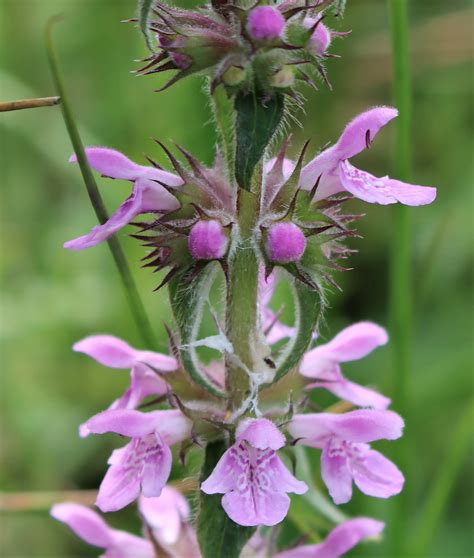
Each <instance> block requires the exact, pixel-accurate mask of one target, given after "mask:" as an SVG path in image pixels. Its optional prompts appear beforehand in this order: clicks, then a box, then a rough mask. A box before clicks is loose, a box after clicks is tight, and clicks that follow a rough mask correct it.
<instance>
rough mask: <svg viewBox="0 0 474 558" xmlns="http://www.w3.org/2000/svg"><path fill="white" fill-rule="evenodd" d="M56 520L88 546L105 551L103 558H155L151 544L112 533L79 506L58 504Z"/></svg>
mask: <svg viewBox="0 0 474 558" xmlns="http://www.w3.org/2000/svg"><path fill="white" fill-rule="evenodd" d="M51 515H52V516H53V517H54V519H57V520H58V521H61V522H62V523H65V524H66V525H67V526H68V527H69V528H70V529H71V530H72V531H73V532H74V533H75V534H76V535H77V536H78V537H79V538H81V539H82V540H83V541H85V542H86V543H87V544H90V545H92V546H97V547H99V548H103V549H104V550H105V553H104V554H102V555H101V556H102V557H103V558H154V556H155V552H154V549H153V545H152V543H151V542H150V541H147V540H146V539H142V538H141V537H136V536H135V535H131V534H130V533H126V532H125V531H119V530H117V529H112V528H111V527H109V526H108V525H107V523H106V522H105V521H104V520H103V519H102V517H100V515H99V514H97V513H96V512H94V511H92V510H91V509H89V508H87V507H85V506H81V505H79V504H73V503H64V504H56V505H55V506H53V507H52V509H51Z"/></svg>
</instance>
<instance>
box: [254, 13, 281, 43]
mask: <svg viewBox="0 0 474 558" xmlns="http://www.w3.org/2000/svg"><path fill="white" fill-rule="evenodd" d="M284 29H285V18H284V17H283V16H282V15H281V13H280V12H279V11H278V10H277V9H276V8H273V7H272V6H258V7H257V8H254V9H253V10H251V11H250V14H249V18H248V21H247V31H248V32H249V34H250V36H251V37H252V38H254V39H278V38H281V37H282V36H283V30H284Z"/></svg>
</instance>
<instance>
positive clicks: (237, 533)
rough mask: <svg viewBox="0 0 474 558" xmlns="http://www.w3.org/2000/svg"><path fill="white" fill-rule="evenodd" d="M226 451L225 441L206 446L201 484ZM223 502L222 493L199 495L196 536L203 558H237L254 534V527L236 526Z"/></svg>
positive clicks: (201, 493) (202, 493)
mask: <svg viewBox="0 0 474 558" xmlns="http://www.w3.org/2000/svg"><path fill="white" fill-rule="evenodd" d="M226 449H227V447H226V444H225V443H224V442H222V441H219V442H213V443H211V444H207V446H206V455H205V458H204V464H203V467H202V470H201V482H202V481H204V480H206V479H207V477H208V476H209V475H210V474H211V473H212V471H213V470H214V468H215V466H216V465H217V462H218V461H219V459H220V458H221V456H222V454H223V453H224V452H225V451H226ZM221 499H222V494H212V495H209V494H205V493H204V492H202V491H201V492H200V509H199V515H198V520H197V537H198V541H199V546H200V548H201V553H202V556H203V558H238V556H240V552H241V551H242V548H243V547H244V545H245V543H246V542H247V541H248V540H249V539H250V537H251V536H252V535H253V534H254V533H255V528H254V527H242V526H241V525H237V523H234V521H232V519H230V518H229V516H228V515H227V514H226V513H225V511H224V509H223V507H222V504H221Z"/></svg>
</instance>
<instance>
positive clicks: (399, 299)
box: [389, 0, 412, 556]
mask: <svg viewBox="0 0 474 558" xmlns="http://www.w3.org/2000/svg"><path fill="white" fill-rule="evenodd" d="M390 15H391V34H392V50H393V92H394V99H395V104H396V106H397V108H398V110H399V112H400V116H399V118H398V121H397V138H396V152H395V173H396V176H397V178H398V179H400V180H404V181H408V180H409V175H410V168H411V108H412V107H411V104H412V101H411V79H410V53H409V44H408V0H390ZM393 212H394V221H393V229H392V236H393V240H392V249H391V270H390V315H391V324H392V339H393V350H394V352H393V359H394V360H393V373H394V379H395V382H394V388H395V389H394V405H395V406H396V408H397V410H398V411H399V412H400V413H401V414H402V415H406V414H407V412H408V398H409V389H408V380H409V376H410V353H411V334H412V300H411V287H412V284H411V279H412V278H411V223H410V210H409V208H408V207H405V206H403V205H397V206H395V207H394V208H393ZM406 452H407V448H406V442H402V443H401V444H400V446H399V455H398V456H397V457H398V462H399V465H400V466H401V467H402V468H404V466H405V465H406V462H407V460H406ZM407 494H408V493H407V492H406V491H405V492H404V493H403V494H402V495H400V496H399V497H398V498H397V500H396V504H395V506H396V507H395V510H394V512H395V513H394V517H393V522H392V528H391V534H392V536H391V537H389V540H390V543H391V545H390V546H391V555H393V556H398V555H400V554H401V552H402V548H401V544H402V541H403V539H404V537H402V536H401V534H402V533H404V532H406V529H405V527H406V521H407V519H408V514H407V510H406V507H407Z"/></svg>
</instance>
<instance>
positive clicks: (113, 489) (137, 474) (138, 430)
mask: <svg viewBox="0 0 474 558" xmlns="http://www.w3.org/2000/svg"><path fill="white" fill-rule="evenodd" d="M86 427H87V429H88V431H89V432H91V433H92V434H105V433H106V432H115V433H116V434H120V435H121V436H127V437H129V438H131V441H130V442H129V443H128V444H127V445H126V446H124V447H122V448H120V449H117V450H115V451H114V452H113V453H112V455H111V456H110V458H109V461H108V463H109V465H110V467H109V469H108V471H107V473H106V475H105V477H104V479H103V481H102V484H101V485H100V488H99V494H98V496H97V501H96V504H97V506H98V507H99V508H100V509H101V510H102V511H104V512H107V511H116V510H119V509H121V508H123V507H125V506H127V505H128V504H130V503H131V502H133V501H134V500H135V499H136V498H137V497H138V496H139V495H140V493H142V494H143V495H144V496H146V497H153V496H159V495H160V494H161V490H162V489H163V487H164V486H165V484H166V482H167V480H168V477H169V474H170V471H171V461H172V456H171V450H170V446H172V445H174V444H177V443H180V442H182V441H184V440H186V439H188V438H189V437H190V434H191V427H192V424H191V422H190V421H189V420H188V419H187V418H186V417H185V416H184V415H182V414H181V412H180V411H177V410H170V411H152V412H150V413H141V412H140V411H134V410H130V409H116V410H109V411H104V412H103V413H99V414H98V415H95V416H93V417H92V418H91V419H89V420H88V421H87V422H86Z"/></svg>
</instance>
